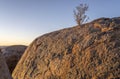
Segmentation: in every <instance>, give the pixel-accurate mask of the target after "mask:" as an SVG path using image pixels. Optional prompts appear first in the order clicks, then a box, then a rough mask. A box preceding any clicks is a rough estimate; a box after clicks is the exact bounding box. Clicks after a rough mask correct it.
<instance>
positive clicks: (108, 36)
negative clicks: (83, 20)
mask: <svg viewBox="0 0 120 79" xmlns="http://www.w3.org/2000/svg"><path fill="white" fill-rule="evenodd" d="M12 76H13V78H14V79H119V78H120V18H119V17H118V18H111V19H109V18H100V19H97V20H94V21H92V22H90V23H87V24H84V25H82V26H81V27H80V26H75V27H71V28H67V29H63V30H59V31H55V32H52V33H48V34H45V35H43V36H41V37H38V38H37V39H35V40H34V41H33V42H32V43H31V45H30V46H29V47H28V48H27V50H26V51H25V53H24V55H23V56H22V58H21V60H20V61H19V63H18V64H17V66H16V68H15V70H14V72H13V74H12Z"/></svg>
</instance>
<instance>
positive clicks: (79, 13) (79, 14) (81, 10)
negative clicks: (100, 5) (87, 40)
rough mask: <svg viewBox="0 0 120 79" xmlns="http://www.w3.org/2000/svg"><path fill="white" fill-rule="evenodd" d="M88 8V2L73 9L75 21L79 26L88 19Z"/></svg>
mask: <svg viewBox="0 0 120 79" xmlns="http://www.w3.org/2000/svg"><path fill="white" fill-rule="evenodd" d="M87 10H88V5H87V4H80V5H79V6H77V7H76V10H74V11H73V12H74V17H75V21H76V22H77V24H78V25H79V26H80V25H82V24H83V23H84V22H86V21H87V20H88V16H87V15H86V14H85V12H86V11H87Z"/></svg>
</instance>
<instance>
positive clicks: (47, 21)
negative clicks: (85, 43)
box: [0, 0, 120, 46]
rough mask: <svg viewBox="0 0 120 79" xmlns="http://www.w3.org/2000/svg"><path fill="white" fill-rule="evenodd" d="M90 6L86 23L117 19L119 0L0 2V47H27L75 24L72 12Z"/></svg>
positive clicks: (119, 13) (24, 0) (21, 0)
mask: <svg viewBox="0 0 120 79" xmlns="http://www.w3.org/2000/svg"><path fill="white" fill-rule="evenodd" d="M81 3H86V4H88V6H89V9H88V11H87V12H86V14H87V15H88V16H89V18H90V19H89V21H92V20H94V19H96V18H100V17H109V18H112V17H119V16H120V0H0V46H3V45H15V44H22V45H29V44H30V43H31V42H32V41H33V40H34V39H35V38H37V37H39V36H41V35H43V34H45V33H49V32H52V31H55V30H59V29H63V28H69V27H72V26H75V25H76V22H75V19H74V15H73V10H74V9H75V7H76V6H78V5H79V4H81Z"/></svg>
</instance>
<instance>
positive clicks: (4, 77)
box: [0, 51, 12, 79]
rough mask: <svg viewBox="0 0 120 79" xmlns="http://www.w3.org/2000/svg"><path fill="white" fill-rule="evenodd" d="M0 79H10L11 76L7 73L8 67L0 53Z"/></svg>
mask: <svg viewBox="0 0 120 79" xmlns="http://www.w3.org/2000/svg"><path fill="white" fill-rule="evenodd" d="M0 79H12V77H11V74H10V73H9V69H8V66H7V64H6V62H5V58H4V57H3V55H2V54H1V51H0Z"/></svg>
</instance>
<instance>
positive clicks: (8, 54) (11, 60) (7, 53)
mask: <svg viewBox="0 0 120 79" xmlns="http://www.w3.org/2000/svg"><path fill="white" fill-rule="evenodd" d="M26 48H27V46H24V45H13V46H8V47H4V48H2V54H3V56H4V57H5V60H6V63H7V65H8V68H9V70H10V72H11V73H12V71H13V70H14V68H15V66H16V64H17V63H18V61H19V59H20V58H21V56H22V54H23V53H24V51H25V49H26Z"/></svg>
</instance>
